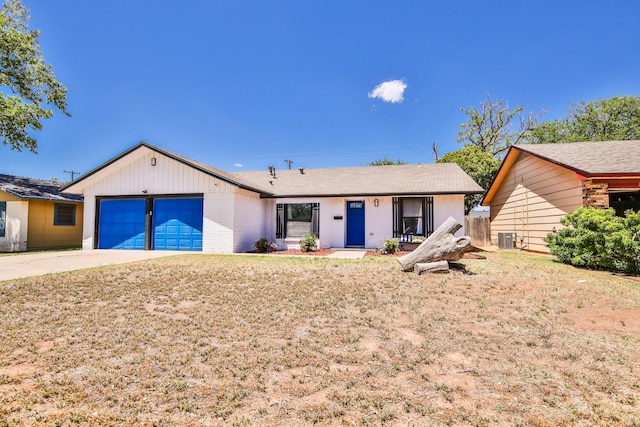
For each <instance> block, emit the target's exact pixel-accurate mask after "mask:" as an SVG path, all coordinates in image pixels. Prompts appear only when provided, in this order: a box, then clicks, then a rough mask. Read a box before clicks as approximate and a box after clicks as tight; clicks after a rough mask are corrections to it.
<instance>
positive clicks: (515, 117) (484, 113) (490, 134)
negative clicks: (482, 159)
mask: <svg viewBox="0 0 640 427" xmlns="http://www.w3.org/2000/svg"><path fill="white" fill-rule="evenodd" d="M461 110H462V112H464V113H465V114H466V115H467V116H469V119H468V120H467V121H466V122H465V123H463V124H461V125H460V130H458V138H457V139H456V141H458V142H463V143H464V144H465V145H473V146H475V147H478V148H479V149H480V150H482V151H484V152H487V153H490V154H491V155H493V156H499V155H501V154H502V153H504V152H505V151H506V150H507V149H508V148H509V147H510V146H511V145H513V144H518V143H520V142H523V141H524V140H525V139H526V138H527V136H528V134H529V133H530V132H531V130H532V129H533V128H534V126H535V124H536V122H537V119H538V118H539V117H540V116H541V115H542V114H543V113H539V114H537V115H533V114H532V113H528V114H525V113H524V108H523V107H521V106H517V107H515V108H514V109H513V110H509V106H508V105H507V104H506V102H504V101H496V102H494V101H493V100H492V99H491V97H490V96H489V95H488V94H487V99H486V100H484V101H481V102H480V108H479V109H478V108H476V107H471V108H469V109H465V108H461Z"/></svg>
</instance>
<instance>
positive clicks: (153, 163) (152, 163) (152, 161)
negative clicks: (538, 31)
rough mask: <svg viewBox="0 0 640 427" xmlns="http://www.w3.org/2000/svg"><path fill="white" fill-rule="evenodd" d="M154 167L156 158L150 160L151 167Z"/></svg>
mask: <svg viewBox="0 0 640 427" xmlns="http://www.w3.org/2000/svg"><path fill="white" fill-rule="evenodd" d="M155 165H156V158H155V157H152V158H151V166H155Z"/></svg>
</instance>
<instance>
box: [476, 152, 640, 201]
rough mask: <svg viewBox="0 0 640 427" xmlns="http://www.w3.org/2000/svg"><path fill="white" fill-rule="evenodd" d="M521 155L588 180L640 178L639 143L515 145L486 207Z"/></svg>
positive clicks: (487, 198)
mask: <svg viewBox="0 0 640 427" xmlns="http://www.w3.org/2000/svg"><path fill="white" fill-rule="evenodd" d="M521 154H529V155H532V156H535V157H537V158H539V159H542V160H545V161H548V162H551V163H554V164H556V165H558V166H561V167H564V168H566V169H569V170H571V171H573V172H575V173H576V174H578V175H580V176H582V177H585V178H596V177H602V178H605V177H625V176H639V175H640V141H639V140H628V141H593V142H566V143H556V144H521V145H513V146H511V147H510V148H509V151H507V155H506V156H505V158H504V160H503V161H502V164H501V165H500V169H498V173H497V174H496V176H495V177H494V178H493V182H492V183H491V185H490V186H489V189H488V190H487V193H486V194H485V196H484V199H483V200H482V202H481V204H482V205H483V206H488V205H489V204H490V203H491V200H492V199H493V196H494V195H495V194H496V192H497V191H498V188H500V186H501V185H502V182H503V181H504V179H505V177H506V176H507V174H508V172H509V170H510V169H511V167H512V166H513V164H514V163H515V162H516V161H517V160H518V158H519V157H520V155H521Z"/></svg>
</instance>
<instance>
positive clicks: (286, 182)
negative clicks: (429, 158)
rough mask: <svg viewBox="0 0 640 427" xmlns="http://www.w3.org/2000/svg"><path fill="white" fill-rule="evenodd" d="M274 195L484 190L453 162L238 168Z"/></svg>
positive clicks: (434, 192)
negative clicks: (321, 167)
mask: <svg viewBox="0 0 640 427" xmlns="http://www.w3.org/2000/svg"><path fill="white" fill-rule="evenodd" d="M234 175H236V176H238V177H241V178H242V179H244V180H245V181H248V182H252V183H253V184H254V185H255V186H257V187H260V188H264V190H265V192H270V193H272V194H273V195H274V197H303V196H314V197H320V196H324V197H329V196H355V195H362V196H366V195H394V194H398V195H402V194H406V195H409V194H480V193H482V192H483V189H482V187H480V186H479V185H478V184H477V183H476V182H475V181H474V180H473V179H471V177H469V175H467V174H466V173H465V172H464V171H463V170H462V169H460V167H459V166H458V165H456V164H455V163H436V164H426V165H388V166H361V167H350V168H327V169H305V170H304V173H301V172H300V171H299V170H297V169H294V170H278V171H276V178H275V179H274V178H273V177H272V176H271V175H270V174H269V172H268V171H266V170H265V171H253V172H237V173H235V174H234Z"/></svg>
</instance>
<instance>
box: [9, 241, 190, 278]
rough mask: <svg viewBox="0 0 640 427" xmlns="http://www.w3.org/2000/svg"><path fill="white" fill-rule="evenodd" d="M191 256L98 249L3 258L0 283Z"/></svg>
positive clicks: (166, 252)
mask: <svg viewBox="0 0 640 427" xmlns="http://www.w3.org/2000/svg"><path fill="white" fill-rule="evenodd" d="M189 253H191V252H184V251H118V250H107V249H105V250H101V249H95V250H91V251H80V250H78V251H63V252H35V253H27V254H18V255H7V256H0V281H1V280H11V279H18V278H21V277H31V276H41V275H43V274H49V273H60V272H63V271H73V270H82V269H85V268H94V267H102V266H106V265H113V264H124V263H127V262H134V261H142V260H145V259H152V258H162V257H167V256H172V255H186V254H189Z"/></svg>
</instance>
